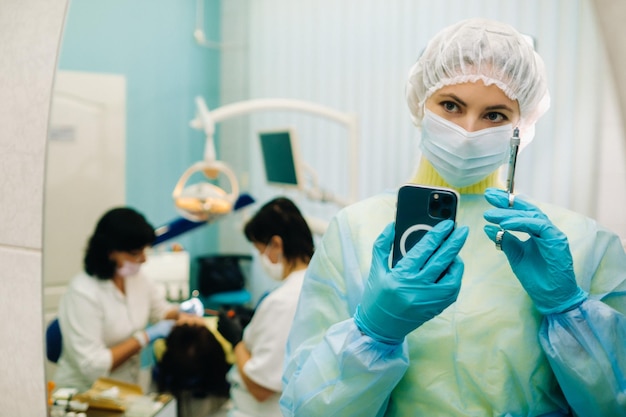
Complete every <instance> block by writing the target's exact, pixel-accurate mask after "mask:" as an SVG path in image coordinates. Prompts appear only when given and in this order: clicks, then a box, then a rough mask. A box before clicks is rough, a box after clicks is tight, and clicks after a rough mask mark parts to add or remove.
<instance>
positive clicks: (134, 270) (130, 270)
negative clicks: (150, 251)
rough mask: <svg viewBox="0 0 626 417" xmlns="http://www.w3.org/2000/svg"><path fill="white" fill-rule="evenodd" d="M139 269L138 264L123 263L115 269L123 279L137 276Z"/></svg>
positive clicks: (139, 265)
mask: <svg viewBox="0 0 626 417" xmlns="http://www.w3.org/2000/svg"><path fill="white" fill-rule="evenodd" d="M140 269H141V264H140V263H139V262H131V261H124V263H123V264H122V266H121V267H119V268H117V273H118V274H119V275H121V276H123V277H124V278H128V277H132V276H133V275H137V274H138V273H139V270H140Z"/></svg>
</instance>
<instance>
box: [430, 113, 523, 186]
mask: <svg viewBox="0 0 626 417" xmlns="http://www.w3.org/2000/svg"><path fill="white" fill-rule="evenodd" d="M512 129H513V127H512V125H510V124H507V125H504V126H498V127H491V128H487V129H482V130H477V131H475V132H468V131H467V130H465V129H463V128H462V127H461V126H458V125H456V124H454V123H452V122H450V121H448V120H446V119H444V118H443V117H441V116H438V115H436V114H435V113H433V112H431V111H430V110H425V111H424V120H423V121H422V142H421V144H420V147H421V149H422V152H423V153H424V156H425V157H426V159H428V161H429V162H430V163H431V164H432V165H433V167H434V168H435V170H437V172H438V173H439V175H441V177H442V178H443V179H444V180H445V181H446V182H447V183H448V184H450V185H452V186H454V187H465V186H468V185H472V184H475V183H477V182H478V181H480V180H482V179H483V178H485V177H486V176H488V175H489V174H491V173H492V172H494V171H495V170H496V169H498V168H499V167H500V166H501V165H502V164H504V163H505V162H506V160H507V158H508V156H509V139H510V136H511V132H512Z"/></svg>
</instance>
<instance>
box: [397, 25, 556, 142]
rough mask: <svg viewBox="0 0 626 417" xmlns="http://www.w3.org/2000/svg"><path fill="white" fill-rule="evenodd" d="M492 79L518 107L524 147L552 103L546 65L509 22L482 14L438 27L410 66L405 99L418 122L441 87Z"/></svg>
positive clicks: (485, 81)
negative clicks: (478, 16)
mask: <svg viewBox="0 0 626 417" xmlns="http://www.w3.org/2000/svg"><path fill="white" fill-rule="evenodd" d="M478 80H482V82H483V83H485V85H492V84H495V85H496V86H498V87H499V88H500V89H501V90H502V91H503V92H504V94H506V96H507V97H508V98H510V99H511V100H517V102H518V104H519V107H520V113H521V114H520V123H519V126H518V127H519V128H520V137H521V142H522V143H521V146H524V145H525V144H527V143H528V142H530V141H531V140H532V138H533V137H534V125H535V122H536V121H537V120H538V119H539V118H540V117H541V116H542V115H543V114H544V113H545V112H546V110H548V108H549V107H550V94H549V92H548V83H547V75H546V71H545V67H544V64H543V60H542V59H541V57H540V56H539V55H538V54H537V53H536V52H535V50H534V48H533V45H532V42H531V41H530V40H529V38H528V37H527V36H525V35H523V34H521V33H520V32H518V31H517V30H516V29H514V28H513V27H512V26H510V25H507V24H504V23H501V22H497V21H493V20H489V19H482V18H475V19H466V20H462V21H460V22H458V23H456V24H454V25H452V26H449V27H447V28H445V29H443V30H442V31H440V32H439V33H438V34H437V35H435V37H433V38H432V39H431V40H430V42H428V45H427V46H426V49H425V50H424V52H423V53H422V55H421V56H420V58H419V59H418V61H417V62H416V63H415V65H413V67H412V68H411V69H410V71H409V79H408V82H407V86H406V98H407V102H408V105H409V109H410V111H411V117H412V119H413V122H414V123H415V124H416V125H419V124H420V123H421V121H422V119H423V117H424V104H425V102H426V100H427V99H428V98H429V97H430V96H431V95H432V94H433V93H434V92H435V91H437V90H439V89H440V88H442V87H445V86H448V85H453V84H461V83H466V82H477V81H478Z"/></svg>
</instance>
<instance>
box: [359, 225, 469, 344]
mask: <svg viewBox="0 0 626 417" xmlns="http://www.w3.org/2000/svg"><path fill="white" fill-rule="evenodd" d="M453 228H454V222H453V221H451V220H446V221H444V222H441V223H439V224H438V225H437V226H435V227H434V228H433V229H432V230H430V231H429V232H428V233H426V234H425V235H424V237H423V238H422V239H421V240H420V241H419V242H418V243H417V244H416V245H415V246H413V247H412V248H411V249H410V250H409V251H408V252H407V254H406V255H405V256H404V257H403V258H402V259H401V260H400V261H399V262H398V263H397V264H396V266H395V267H394V268H393V269H389V262H388V259H389V252H390V249H391V245H392V242H393V236H394V228H393V223H391V224H389V225H388V226H387V227H386V228H385V230H383V232H382V233H381V234H380V236H379V237H378V239H377V240H376V242H375V243H374V249H373V254H372V255H373V256H372V265H371V267H370V272H369V278H368V280H367V283H366V285H365V289H364V291H363V298H362V299H361V303H360V304H359V305H358V306H357V309H356V313H355V314H354V321H355V323H356V325H357V326H358V328H359V329H360V330H361V331H362V332H363V333H364V334H366V335H368V336H370V337H371V338H373V339H375V340H378V341H380V342H384V343H389V344H399V343H402V341H403V340H404V337H405V336H406V335H407V334H409V333H410V332H412V331H413V330H415V329H416V328H418V327H419V326H421V325H422V324H423V323H424V322H426V321H428V320H430V319H432V318H433V317H435V316H437V315H438V314H440V313H441V312H442V311H443V310H444V309H445V308H446V307H448V306H449V305H450V304H452V303H453V302H454V301H456V297H457V296H458V294H459V290H460V288H461V277H462V275H463V268H464V266H463V262H462V261H461V259H460V258H459V257H458V256H457V255H458V253H459V251H460V250H461V248H462V247H463V244H464V243H465V239H466V238H467V234H468V228H467V227H466V226H464V227H460V228H458V229H456V230H453ZM440 277H441V278H440Z"/></svg>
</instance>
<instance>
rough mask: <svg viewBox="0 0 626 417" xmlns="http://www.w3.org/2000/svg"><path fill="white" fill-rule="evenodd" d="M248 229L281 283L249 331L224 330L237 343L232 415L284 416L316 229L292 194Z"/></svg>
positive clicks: (263, 303)
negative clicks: (288, 358) (286, 369)
mask: <svg viewBox="0 0 626 417" xmlns="http://www.w3.org/2000/svg"><path fill="white" fill-rule="evenodd" d="M244 233H245V235H246V238H247V239H248V240H249V241H250V242H252V244H253V245H254V247H255V248H256V249H257V250H258V252H259V254H260V255H261V262H262V266H263V268H264V269H265V271H266V273H267V274H268V275H269V276H270V277H271V278H273V279H274V280H276V281H279V282H280V283H281V284H280V286H278V287H277V288H276V289H274V290H272V291H271V292H270V293H269V294H268V295H267V296H266V297H265V298H263V299H262V301H261V302H260V303H259V305H258V306H257V308H256V310H255V312H254V315H253V316H252V319H251V320H250V323H248V325H247V326H246V328H245V330H244V331H243V337H241V336H239V337H237V336H232V332H229V331H225V330H224V329H223V328H224V325H225V323H223V322H222V321H223V320H226V318H225V317H223V316H221V317H220V323H219V326H218V330H219V331H220V333H222V334H223V335H224V336H225V337H226V338H227V339H230V340H229V341H230V342H231V343H232V344H233V345H234V352H235V357H236V361H235V366H233V368H232V369H231V371H230V372H229V374H228V380H229V382H230V383H231V390H230V396H231V399H232V403H233V408H232V409H231V410H230V413H229V416H230V417H280V416H281V415H282V414H281V412H280V408H279V405H278V400H279V398H280V393H281V391H282V373H283V362H284V359H285V344H286V342H287V335H288V333H289V329H290V328H291V323H292V321H293V316H294V314H295V311H296V304H297V303H298V297H299V296H300V290H301V288H302V282H303V281H304V275H305V272H306V269H307V267H308V264H309V261H310V260H311V256H313V251H314V244H313V236H312V234H311V231H310V229H309V227H308V225H307V223H306V221H305V219H304V217H303V216H302V214H301V213H300V210H299V209H298V208H297V207H296V206H295V204H294V203H293V202H292V201H291V200H289V199H287V198H282V197H279V198H276V199H274V200H271V201H270V202H268V203H266V204H265V205H264V206H263V207H261V208H260V209H259V211H258V212H257V213H256V214H255V215H254V217H253V218H252V219H251V220H250V221H249V222H248V223H247V224H246V226H245V229H244Z"/></svg>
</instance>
